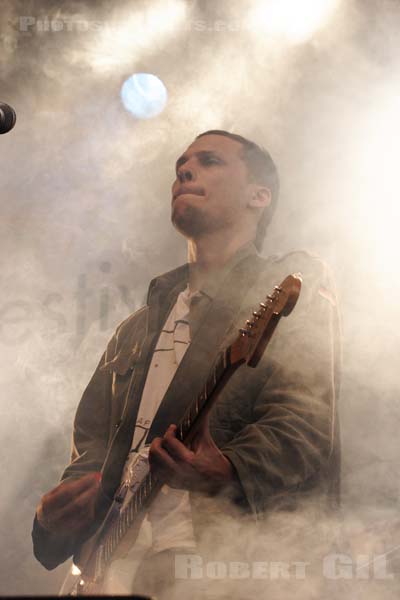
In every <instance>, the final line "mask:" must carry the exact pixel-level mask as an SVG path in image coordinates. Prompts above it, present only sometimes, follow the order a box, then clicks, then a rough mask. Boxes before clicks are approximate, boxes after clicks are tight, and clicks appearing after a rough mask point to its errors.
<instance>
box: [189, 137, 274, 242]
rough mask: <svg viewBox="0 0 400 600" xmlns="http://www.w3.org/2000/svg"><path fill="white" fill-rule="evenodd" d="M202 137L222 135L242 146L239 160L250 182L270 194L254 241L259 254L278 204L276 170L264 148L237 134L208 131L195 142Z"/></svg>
mask: <svg viewBox="0 0 400 600" xmlns="http://www.w3.org/2000/svg"><path fill="white" fill-rule="evenodd" d="M204 135H223V136H225V137H228V138H230V139H231V140H235V141H236V142H239V143H240V144H241V145H242V152H241V158H242V159H243V161H244V162H245V164H246V166H247V171H248V175H249V179H250V181H252V182H253V183H259V184H261V185H264V186H265V187H267V188H268V189H269V190H270V192H271V204H270V206H268V207H267V208H265V209H264V210H263V212H262V214H261V217H260V220H259V221H258V224H257V232H256V237H255V240H254V244H255V246H256V248H257V250H258V251H259V252H261V250H262V247H263V243H264V238H265V233H266V231H267V227H268V225H269V224H270V222H271V220H272V217H273V215H274V212H275V209H276V205H277V202H278V197H279V174H278V169H277V168H276V165H275V163H274V161H273V160H272V157H271V155H270V153H269V152H268V151H267V150H265V148H262V147H261V146H259V145H258V144H256V143H255V142H252V141H251V140H248V139H247V138H245V137H243V136H241V135H238V134H237V133H230V132H229V131H225V130H224V129H210V130H209V131H204V132H203V133H200V134H199V135H198V136H196V140H197V139H198V138H201V137H203V136H204Z"/></svg>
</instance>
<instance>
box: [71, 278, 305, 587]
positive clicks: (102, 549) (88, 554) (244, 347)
mask: <svg viewBox="0 0 400 600" xmlns="http://www.w3.org/2000/svg"><path fill="white" fill-rule="evenodd" d="M300 289H301V278H300V276H299V275H289V276H288V277H286V279H285V280H284V281H283V282H282V283H281V285H280V286H276V287H275V288H274V290H273V292H272V293H271V294H270V295H268V296H267V297H266V299H265V300H264V302H261V303H260V308H259V309H258V311H255V312H253V315H252V319H251V320H248V321H247V322H246V325H245V327H244V328H243V329H240V330H239V336H238V337H237V339H236V340H235V342H234V343H233V344H231V345H230V346H229V347H228V348H227V349H226V350H224V351H223V352H222V353H221V354H220V355H219V357H218V358H217V361H216V363H215V365H214V367H213V369H212V371H211V373H210V375H209V378H208V379H207V381H206V382H205V386H204V389H203V391H202V392H201V394H200V395H199V396H198V397H197V398H196V400H195V402H194V403H192V404H191V405H190V406H189V407H188V409H187V410H186V412H185V414H184V416H183V418H182V420H181V421H180V423H179V425H178V428H177V432H176V436H177V438H178V439H179V440H180V441H181V442H183V443H184V444H185V445H187V446H189V445H190V442H191V440H192V439H193V437H194V436H195V435H196V432H197V431H198V430H199V429H200V428H201V427H202V426H203V425H204V423H205V420H206V419H207V418H208V415H209V412H210V410H211V408H212V406H213V404H214V402H215V401H216V400H217V398H218V396H219V394H220V392H221V391H222V389H223V388H224V386H225V384H226V383H227V381H228V380H229V379H230V377H231V376H232V374H233V373H234V372H235V371H236V369H237V368H238V367H240V366H241V365H242V364H245V363H246V364H247V365H248V366H249V367H253V368H254V367H255V366H256V365H257V364H258V362H259V360H260V358H261V356H262V354H263V352H264V350H265V348H266V346H267V344H268V342H269V341H270V339H271V336H272V334H273V332H274V331H275V329H276V326H277V324H278V322H279V320H280V318H281V316H287V315H289V314H290V312H291V311H292V310H293V308H294V306H295V304H296V302H297V299H298V296H299V294H300ZM162 485H163V482H162V481H160V480H158V478H157V476H156V475H155V474H153V473H152V472H147V474H145V475H143V478H142V475H141V476H140V478H139V480H138V481H137V482H136V483H135V486H134V491H133V492H132V497H130V499H129V501H125V499H123V501H122V502H121V498H119V496H118V495H116V498H117V499H114V501H113V503H112V505H111V507H110V509H109V510H108V512H107V514H106V516H105V518H104V520H103V522H102V524H101V526H100V528H99V529H98V530H97V531H96V533H94V535H92V537H90V538H88V540H87V541H86V542H85V543H84V544H83V545H82V547H81V549H80V552H79V555H78V556H77V557H75V563H76V566H77V567H78V568H79V570H80V572H81V575H80V576H79V578H78V582H77V583H76V585H75V586H74V589H73V590H72V591H71V593H70V595H74V596H85V595H101V594H102V593H104V592H103V588H104V581H105V577H106V574H107V569H108V567H109V566H110V564H111V562H112V560H115V559H118V558H124V556H126V554H127V552H128V550H129V549H130V548H132V545H133V544H134V543H135V541H136V539H137V536H138V534H139V531H140V527H141V525H142V523H143V519H144V517H145V515H146V510H147V508H148V506H149V505H150V503H151V502H152V501H153V499H154V498H155V496H156V495H157V494H158V492H159V490H160V489H161V487H162ZM128 531H129V535H126V534H127V533H128Z"/></svg>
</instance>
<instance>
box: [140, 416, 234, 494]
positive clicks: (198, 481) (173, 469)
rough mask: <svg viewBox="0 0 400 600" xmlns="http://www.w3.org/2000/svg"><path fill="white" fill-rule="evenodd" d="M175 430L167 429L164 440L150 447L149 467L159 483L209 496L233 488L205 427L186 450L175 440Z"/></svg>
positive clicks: (227, 467) (230, 475) (226, 466)
mask: <svg viewBox="0 0 400 600" xmlns="http://www.w3.org/2000/svg"><path fill="white" fill-rule="evenodd" d="M176 430H177V427H176V425H170V426H169V427H168V429H167V431H166V433H165V435H164V437H162V438H155V439H154V440H153V442H152V444H151V446H150V452H149V461H150V467H151V469H152V470H154V471H156V473H157V476H158V477H160V479H162V480H163V481H164V482H165V483H166V484H168V485H169V486H171V487H174V488H179V489H187V490H192V491H201V492H205V493H208V494H211V495H214V494H217V493H218V492H220V491H222V490H223V489H224V488H225V487H229V486H231V485H234V484H235V482H236V475H235V471H234V468H233V466H232V464H231V463H230V462H229V460H228V459H227V458H226V457H225V456H224V455H223V454H222V452H221V451H220V450H219V448H218V447H217V446H216V444H215V442H214V440H213V439H212V437H211V434H210V431H209V428H208V424H205V426H204V427H203V428H202V429H201V431H200V432H199V433H198V434H197V435H196V437H195V438H194V440H193V441H192V443H191V447H190V448H187V447H186V446H185V445H184V444H182V442H180V441H179V440H178V439H177V437H176Z"/></svg>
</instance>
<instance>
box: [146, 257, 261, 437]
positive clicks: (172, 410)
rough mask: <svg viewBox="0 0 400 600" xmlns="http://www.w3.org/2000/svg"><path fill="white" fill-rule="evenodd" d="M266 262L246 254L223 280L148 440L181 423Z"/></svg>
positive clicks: (166, 396)
mask: <svg viewBox="0 0 400 600" xmlns="http://www.w3.org/2000/svg"><path fill="white" fill-rule="evenodd" d="M266 264H267V261H266V260H265V259H263V258H261V257H260V256H258V255H257V254H255V255H254V254H252V255H250V256H247V257H246V258H244V259H243V260H242V261H240V262H239V263H238V264H237V265H235V267H234V268H233V269H232V270H231V271H230V272H229V273H228V274H227V276H226V277H225V279H224V280H223V281H222V282H221V285H220V287H219V289H218V292H217V294H216V296H215V298H214V299H213V301H212V302H211V304H210V306H209V308H208V309H207V310H206V313H205V315H204V316H203V318H202V320H201V322H200V324H199V326H198V327H197V328H196V331H195V332H194V335H193V339H192V341H191V344H190V346H189V348H188V350H187V351H186V353H185V355H184V357H183V359H182V361H181V363H180V365H179V366H178V369H177V371H176V373H175V376H174V378H173V379H172V381H171V384H170V386H169V387H168V389H167V391H166V393H165V396H164V398H163V400H162V402H161V404H160V406H159V409H158V411H157V413H156V415H155V417H154V419H153V422H152V425H151V427H150V430H149V433H148V436H147V440H146V443H147V444H150V443H151V442H152V440H153V439H154V438H155V437H162V436H163V435H164V433H165V431H166V429H167V428H168V426H169V425H170V424H172V423H175V424H177V423H179V422H180V421H181V419H182V418H183V416H184V413H185V410H186V408H187V407H188V406H189V405H190V404H191V403H192V402H194V400H195V399H196V398H197V396H198V395H199V394H200V392H201V391H202V388H203V387H204V384H205V382H206V381H207V377H208V375H209V373H210V371H211V368H212V366H213V364H214V362H215V360H216V358H217V356H218V353H219V351H220V349H221V346H222V343H223V340H224V338H225V336H226V333H227V331H228V330H229V328H230V327H231V326H232V324H233V323H234V321H235V319H237V317H238V314H239V311H240V308H241V305H242V302H243V299H244V297H245V295H246V293H247V292H248V291H249V289H250V288H251V287H252V286H253V285H254V284H255V282H256V280H257V277H258V276H259V274H260V272H261V271H262V270H263V269H265V267H266Z"/></svg>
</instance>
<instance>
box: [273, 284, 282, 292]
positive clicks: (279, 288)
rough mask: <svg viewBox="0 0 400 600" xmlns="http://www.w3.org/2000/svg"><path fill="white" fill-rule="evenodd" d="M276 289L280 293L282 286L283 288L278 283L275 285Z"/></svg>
mask: <svg viewBox="0 0 400 600" xmlns="http://www.w3.org/2000/svg"><path fill="white" fill-rule="evenodd" d="M274 290H275V291H276V293H277V294H279V293H280V292H281V291H282V288H281V287H279V285H276V286H275V287H274Z"/></svg>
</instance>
